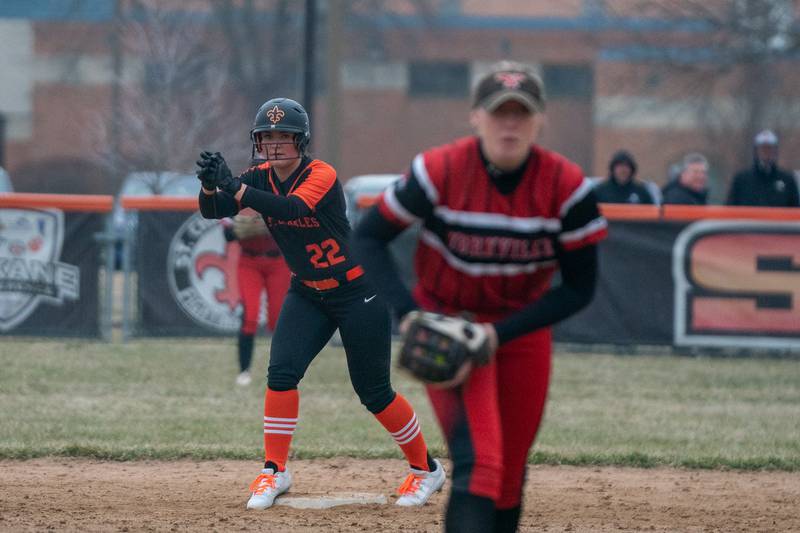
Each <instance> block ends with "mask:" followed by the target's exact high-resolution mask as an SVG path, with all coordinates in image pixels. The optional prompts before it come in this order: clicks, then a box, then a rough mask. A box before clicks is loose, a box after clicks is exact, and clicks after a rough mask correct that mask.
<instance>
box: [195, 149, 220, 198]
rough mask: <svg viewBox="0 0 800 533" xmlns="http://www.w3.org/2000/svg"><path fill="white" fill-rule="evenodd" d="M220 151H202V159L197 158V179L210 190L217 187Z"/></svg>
mask: <svg viewBox="0 0 800 533" xmlns="http://www.w3.org/2000/svg"><path fill="white" fill-rule="evenodd" d="M218 155H219V152H216V153H212V152H207V151H206V152H200V159H198V160H197V172H196V174H197V179H199V180H200V182H201V183H202V185H203V188H204V189H206V190H208V191H214V190H216V189H217V181H216V175H217V157H216V156H218Z"/></svg>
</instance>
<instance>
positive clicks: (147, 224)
mask: <svg viewBox="0 0 800 533" xmlns="http://www.w3.org/2000/svg"><path fill="white" fill-rule="evenodd" d="M136 249H137V250H138V253H137V254H136V263H137V269H138V272H139V277H138V287H139V290H138V304H139V310H140V315H139V320H138V322H137V324H136V325H135V327H134V329H135V331H134V334H136V335H155V336H183V335H226V336H227V335H232V334H234V333H236V332H237V331H238V330H239V324H240V321H241V319H240V317H241V312H242V309H241V304H240V302H239V287H238V284H237V275H236V264H237V262H238V259H239V253H240V249H239V245H238V244H236V243H229V242H226V241H225V237H224V236H223V232H222V224H220V222H219V221H218V220H207V219H204V218H203V217H202V216H200V213H198V212H194V213H187V212H160V211H142V212H140V213H139V225H138V230H137V243H136ZM262 309H263V306H262ZM262 318H263V317H262Z"/></svg>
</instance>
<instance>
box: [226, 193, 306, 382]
mask: <svg viewBox="0 0 800 533" xmlns="http://www.w3.org/2000/svg"><path fill="white" fill-rule="evenodd" d="M222 225H223V233H224V235H225V240H227V241H228V242H233V241H236V242H238V243H239V248H240V252H239V261H238V262H237V265H236V276H237V285H238V287H239V297H240V299H241V303H242V325H241V327H240V328H239V339H238V352H239V375H238V376H237V377H236V383H237V385H242V386H246V385H249V384H250V382H251V381H252V378H251V376H250V363H251V362H252V360H253V345H254V343H255V342H254V341H255V335H256V330H257V329H258V315H259V313H260V311H261V293H262V292H266V294H267V329H268V330H269V331H270V332H273V331H275V324H277V322H278V314H279V313H280V311H281V306H282V305H283V299H284V298H285V297H286V292H287V291H288V290H289V280H290V276H291V272H290V271H289V267H288V266H286V261H284V260H283V256H282V255H281V251H280V248H278V244H277V243H276V242H275V239H273V238H272V235H271V234H270V232H269V229H267V225H266V224H265V223H264V219H263V218H261V215H259V214H258V213H256V212H255V211H253V210H252V209H243V210H242V211H241V212H240V213H239V214H238V215H236V216H235V217H234V218H232V219H231V218H225V219H223V220H222Z"/></svg>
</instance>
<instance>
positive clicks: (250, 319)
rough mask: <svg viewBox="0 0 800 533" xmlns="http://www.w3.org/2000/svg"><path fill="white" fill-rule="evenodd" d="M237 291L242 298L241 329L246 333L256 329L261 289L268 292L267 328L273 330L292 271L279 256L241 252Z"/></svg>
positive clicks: (252, 333)
mask: <svg viewBox="0 0 800 533" xmlns="http://www.w3.org/2000/svg"><path fill="white" fill-rule="evenodd" d="M237 271H238V276H239V294H240V296H241V299H242V307H243V313H242V328H241V332H242V333H244V334H246V335H254V334H255V332H256V329H258V313H259V307H260V303H261V291H264V290H266V291H267V327H268V328H269V329H270V331H275V324H276V323H277V322H278V315H279V314H280V311H281V306H282V305H283V299H284V298H285V297H286V292H287V291H288V290H289V281H290V277H291V272H289V267H288V266H286V262H285V261H284V260H283V258H282V257H267V256H249V255H245V254H242V255H241V256H240V257H239V265H238V269H237Z"/></svg>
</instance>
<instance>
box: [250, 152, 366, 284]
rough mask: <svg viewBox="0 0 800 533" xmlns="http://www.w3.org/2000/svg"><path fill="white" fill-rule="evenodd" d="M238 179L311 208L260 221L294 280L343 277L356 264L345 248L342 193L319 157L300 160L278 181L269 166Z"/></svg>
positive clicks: (346, 226) (347, 226)
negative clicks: (300, 214)
mask: <svg viewBox="0 0 800 533" xmlns="http://www.w3.org/2000/svg"><path fill="white" fill-rule="evenodd" d="M241 180H242V182H243V183H245V184H246V185H247V186H249V187H254V188H256V189H261V190H264V191H267V192H272V193H273V194H277V195H282V196H290V195H294V196H297V197H299V198H300V199H301V200H302V201H303V202H304V203H305V204H306V205H307V206H308V207H309V209H311V214H310V215H309V216H305V217H300V218H297V219H295V220H278V219H275V218H273V217H269V216H265V217H264V220H265V222H266V223H267V227H268V228H269V231H270V233H272V236H273V237H274V239H275V242H277V243H278V246H279V247H280V250H281V253H282V254H283V257H284V259H286V263H287V264H288V265H289V268H290V269H291V271H292V272H294V273H295V274H296V275H297V277H298V278H300V279H302V280H310V281H314V280H321V279H326V278H344V277H345V276H346V274H347V272H348V271H349V270H350V269H352V268H354V267H356V266H357V263H356V262H355V261H354V260H353V258H352V256H351V254H350V251H349V248H348V245H347V243H348V239H349V237H350V223H349V222H348V220H347V216H346V210H345V199H344V191H343V190H342V185H341V183H339V180H337V179H336V171H335V170H334V169H333V167H332V166H330V165H329V164H327V163H325V162H324V161H320V160H319V159H314V160H308V159H303V162H302V163H301V167H300V168H299V169H298V170H297V171H296V172H295V173H294V174H293V176H292V177H291V178H290V179H289V180H287V181H286V182H284V183H281V182H280V181H279V180H278V178H277V177H276V176H275V174H274V172H273V171H272V170H271V169H270V168H269V163H263V164H261V165H258V166H256V167H252V168H250V169H248V170H247V171H245V172H244V173H243V174H242V175H241Z"/></svg>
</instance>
